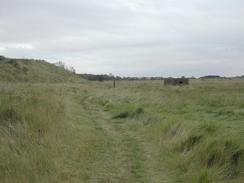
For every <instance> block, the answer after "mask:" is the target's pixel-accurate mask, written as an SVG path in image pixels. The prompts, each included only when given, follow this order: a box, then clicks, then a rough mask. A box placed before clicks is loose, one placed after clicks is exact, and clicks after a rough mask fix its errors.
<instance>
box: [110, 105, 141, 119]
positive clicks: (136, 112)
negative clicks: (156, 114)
mask: <svg viewBox="0 0 244 183" xmlns="http://www.w3.org/2000/svg"><path fill="white" fill-rule="evenodd" d="M143 113H144V110H143V108H141V107H139V108H136V109H133V110H131V111H124V112H120V113H119V114H117V115H115V116H114V117H113V118H114V119H123V118H134V117H138V116H140V115H141V114H143Z"/></svg>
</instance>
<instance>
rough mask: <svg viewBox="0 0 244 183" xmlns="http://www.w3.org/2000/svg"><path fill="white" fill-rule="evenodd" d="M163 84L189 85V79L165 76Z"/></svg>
mask: <svg viewBox="0 0 244 183" xmlns="http://www.w3.org/2000/svg"><path fill="white" fill-rule="evenodd" d="M164 85H173V86H177V85H178V86H181V85H189V79H188V78H165V79H164Z"/></svg>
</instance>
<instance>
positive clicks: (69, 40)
mask: <svg viewBox="0 0 244 183" xmlns="http://www.w3.org/2000/svg"><path fill="white" fill-rule="evenodd" d="M0 55H5V56H8V57H24V58H39V59H46V60H48V61H50V62H56V61H63V62H65V63H66V64H67V65H70V66H73V67H75V69H76V71H77V72H78V73H105V74H108V73H113V74H115V75H121V76H183V75H184V76H201V75H207V74H218V75H225V76H231V75H243V74H244V1H243V0H0Z"/></svg>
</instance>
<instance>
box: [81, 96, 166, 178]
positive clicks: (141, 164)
mask: <svg viewBox="0 0 244 183" xmlns="http://www.w3.org/2000/svg"><path fill="white" fill-rule="evenodd" d="M82 105H83V108H84V109H85V110H86V111H87V113H88V114H89V116H90V119H91V121H92V122H93V123H94V124H95V126H96V128H97V129H99V130H102V131H103V133H104V135H105V136H106V137H107V138H106V139H107V142H106V143H107V144H108V147H109V148H107V149H106V150H105V151H104V152H103V153H102V154H100V155H99V157H100V158H99V160H98V161H96V162H94V163H93V165H92V172H91V178H90V182H91V183H97V182H99V183H109V182H111V183H130V182H131V183H136V182H138V183H143V182H145V183H164V182H165V183H166V182H167V181H166V178H165V175H164V174H163V171H162V169H161V167H160V166H158V165H159V164H158V160H157V159H155V156H156V153H155V152H154V148H153V147H152V146H150V145H149V144H148V143H146V142H145V141H144V140H143V138H142V137H141V136H139V135H138V134H137V133H133V131H131V130H130V129H129V126H128V125H126V124H124V123H123V122H121V121H120V122H119V121H116V120H114V119H112V117H111V115H110V114H109V113H107V112H105V111H104V110H103V109H102V108H101V106H97V105H95V104H92V103H91V102H90V101H89V100H86V99H85V100H84V101H83V103H82Z"/></svg>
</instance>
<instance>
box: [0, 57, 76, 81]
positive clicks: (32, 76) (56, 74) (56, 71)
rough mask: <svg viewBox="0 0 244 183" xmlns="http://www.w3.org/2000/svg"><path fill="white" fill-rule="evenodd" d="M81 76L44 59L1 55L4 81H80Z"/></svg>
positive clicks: (0, 63) (0, 64)
mask: <svg viewBox="0 0 244 183" xmlns="http://www.w3.org/2000/svg"><path fill="white" fill-rule="evenodd" d="M79 80H80V78H79V77H78V76H76V75H75V74H74V73H72V72H70V71H67V70H65V69H63V68H61V67H57V66H55V65H54V64H50V63H48V62H46V61H44V60H31V59H12V58H6V57H3V56H0V81H2V82H51V83H53V82H78V81H79Z"/></svg>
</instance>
